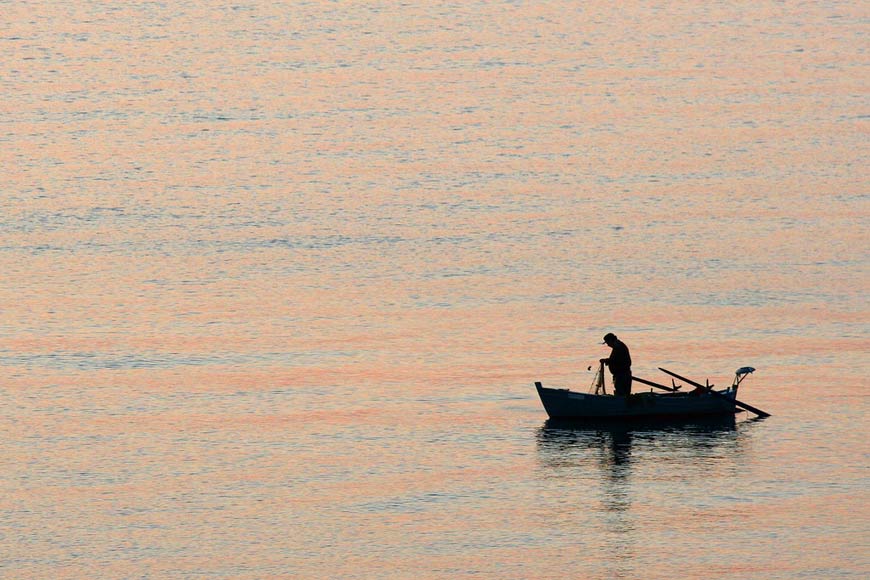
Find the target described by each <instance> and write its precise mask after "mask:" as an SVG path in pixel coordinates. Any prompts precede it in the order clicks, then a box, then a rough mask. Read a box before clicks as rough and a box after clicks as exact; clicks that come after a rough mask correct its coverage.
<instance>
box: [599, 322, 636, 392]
mask: <svg viewBox="0 0 870 580" xmlns="http://www.w3.org/2000/svg"><path fill="white" fill-rule="evenodd" d="M604 344H606V345H607V346H609V347H610V348H611V349H613V350H611V351H610V357H609V358H603V359H601V362H603V363H604V364H606V365H607V366H608V367H610V374H612V375H613V390H614V392H615V393H616V395H617V396H622V397H627V396H628V395H630V394H631V354H629V352H628V347H627V346H625V343H624V342H622V341H621V340H619V339H618V338H616V335H615V334H613V333H612V332H608V333H607V334H606V335H604Z"/></svg>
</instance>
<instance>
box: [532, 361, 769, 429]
mask: <svg viewBox="0 0 870 580" xmlns="http://www.w3.org/2000/svg"><path fill="white" fill-rule="evenodd" d="M661 370H663V371H664V372H666V373H668V374H669V375H672V376H674V377H676V378H679V379H682V380H684V381H686V382H688V383H689V384H691V385H693V386H694V387H695V389H694V390H693V391H687V392H680V391H679V389H680V387H679V386H677V385H676V384H674V385H673V386H672V387H667V386H665V385H660V384H658V383H654V382H652V381H647V380H644V379H638V378H637V377H633V378H634V380H635V381H637V382H639V383H642V384H646V385H650V386H654V387H657V388H659V389H662V390H666V391H668V392H666V393H656V392H652V391H650V392H641V393H635V394H632V395H629V396H628V397H622V396H615V395H608V394H606V392H605V391H604V385H603V373H604V371H603V366H602V367H601V368H599V375H598V376H597V377H596V378H597V380H598V382H597V384H594V385H593V386H594V387H595V392H593V393H578V392H576V391H571V390H568V389H553V388H547V387H544V386H543V385H542V384H541V383H540V382H536V383H535V387H536V388H537V391H538V396H540V397H541V403H543V405H544V409H545V410H546V411H547V415H549V416H550V418H551V419H617V420H631V419H652V418H667V419H671V418H673V419H678V418H686V417H698V416H715V415H728V414H730V415H733V414H734V413H736V412H739V411H738V409H737V407H742V408H745V409H748V410H750V411H752V412H754V413H756V414H757V415H759V416H767V415H768V414H767V413H765V412H764V411H761V410H760V409H756V408H755V407H751V406H749V405H746V404H745V403H741V402H740V401H738V400H737V389H738V387H739V386H740V383H741V382H742V381H743V379H744V378H745V377H746V376H747V375H749V374H750V373H752V372H753V371H755V369H754V368H752V367H742V368H740V369H738V370H737V372H736V373H735V376H734V381H733V382H732V384H731V386H729V387H728V388H726V389H721V390H714V389H713V388H712V386H711V385H709V384H707V385H701V384H699V383H696V382H694V381H690V380H689V379H686V378H685V377H680V376H679V375H677V374H675V373H671V372H670V371H668V370H665V369H661Z"/></svg>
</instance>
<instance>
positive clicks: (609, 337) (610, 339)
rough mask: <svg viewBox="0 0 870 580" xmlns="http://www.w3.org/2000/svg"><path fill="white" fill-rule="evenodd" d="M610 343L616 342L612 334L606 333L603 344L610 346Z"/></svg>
mask: <svg viewBox="0 0 870 580" xmlns="http://www.w3.org/2000/svg"><path fill="white" fill-rule="evenodd" d="M611 342H616V335H615V334H613V333H612V332H608V333H607V334H605V335H604V344H610V343H611Z"/></svg>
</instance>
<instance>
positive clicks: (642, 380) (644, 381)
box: [631, 377, 677, 393]
mask: <svg viewBox="0 0 870 580" xmlns="http://www.w3.org/2000/svg"><path fill="white" fill-rule="evenodd" d="M631 380H633V381H637V382H639V383H643V384H645V385H649V386H651V387H655V388H657V389H663V390H665V391H671V392H673V393H675V392H676V391H677V389H674V388H671V387H666V386H664V385H660V384H658V383H654V382H652V381H648V380H646V379H639V378H637V377H631Z"/></svg>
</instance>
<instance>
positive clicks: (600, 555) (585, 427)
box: [536, 415, 754, 577]
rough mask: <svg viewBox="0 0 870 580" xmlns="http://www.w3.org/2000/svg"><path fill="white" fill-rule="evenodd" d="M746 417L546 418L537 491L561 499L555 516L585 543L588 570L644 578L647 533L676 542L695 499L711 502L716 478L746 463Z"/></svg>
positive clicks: (540, 442) (539, 440)
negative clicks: (683, 419)
mask: <svg viewBox="0 0 870 580" xmlns="http://www.w3.org/2000/svg"><path fill="white" fill-rule="evenodd" d="M750 422H754V421H747V420H744V421H740V422H737V421H736V420H735V417H734V416H733V415H726V416H720V417H709V418H695V419H692V420H690V421H689V420H687V421H686V422H682V423H674V422H649V421H646V422H642V423H639V422H637V421H632V422H630V423H626V422H614V421H606V422H596V423H590V422H589V421H584V422H576V421H565V420H554V419H549V420H547V421H546V422H545V423H544V424H543V426H541V427H540V428H539V430H538V432H537V441H536V443H537V452H538V462H539V465H540V466H541V472H540V475H541V478H540V482H539V483H540V486H541V493H542V495H543V496H545V497H546V496H548V495H550V494H552V497H554V498H556V497H559V495H561V497H562V498H564V499H563V501H562V502H561V503H557V505H558V507H559V510H558V512H559V513H554V514H553V515H554V517H556V518H559V520H560V521H561V522H562V523H564V524H565V525H567V526H569V527H570V529H573V530H576V538H575V540H576V543H577V544H578V545H581V546H585V547H586V548H587V549H588V554H589V558H590V562H588V564H589V566H590V569H589V570H588V572H589V573H590V574H591V575H592V576H596V575H599V576H602V577H642V576H643V575H644V570H640V569H638V566H639V565H640V564H639V562H642V561H643V560H644V559H645V556H644V555H645V554H646V552H647V551H648V550H649V539H650V537H656V538H658V539H659V540H664V541H674V542H679V541H680V538H681V534H684V533H685V530H681V528H682V527H683V526H684V525H685V524H684V522H685V521H686V518H687V517H689V515H690V514H691V513H692V512H693V510H695V509H696V508H695V507H694V506H693V503H694V504H695V506H699V505H704V504H705V503H709V496H707V494H708V493H709V492H711V491H712V492H714V493H718V490H714V489H711V488H710V485H711V484H713V485H714V486H715V485H716V483H715V482H716V481H718V482H722V483H724V482H727V481H733V480H734V478H735V476H739V473H740V472H741V471H742V470H743V469H745V465H744V463H745V461H744V457H743V456H744V455H745V453H744V447H745V442H746V438H747V437H748V435H749V431H751V427H750V425H749V423H750ZM553 501H554V503H555V502H557V501H558V500H553ZM593 554H595V555H594V556H593ZM595 568H600V569H597V570H595ZM647 572H648V571H647Z"/></svg>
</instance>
